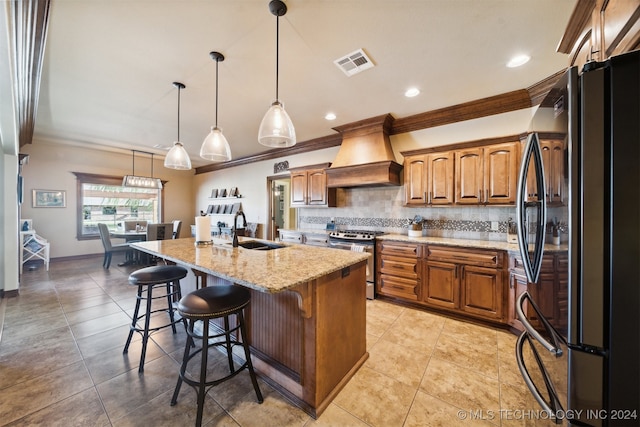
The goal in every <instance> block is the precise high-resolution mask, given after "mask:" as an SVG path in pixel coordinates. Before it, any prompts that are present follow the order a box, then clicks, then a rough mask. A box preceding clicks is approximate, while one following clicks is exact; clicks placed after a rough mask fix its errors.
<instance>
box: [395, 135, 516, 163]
mask: <svg viewBox="0 0 640 427" xmlns="http://www.w3.org/2000/svg"><path fill="white" fill-rule="evenodd" d="M523 137H524V138H526V133H523V134H519V135H506V136H499V137H496V138H485V139H476V140H473V141H465V142H458V143H456V144H447V145H440V146H437V147H428V148H418V149H415V150H408V151H401V152H400V154H402V156H403V157H407V156H417V155H420V154H429V153H440V152H443V151H455V150H466V149H469V148H476V147H484V146H487V145H494V144H504V143H507V142H517V141H522V139H523Z"/></svg>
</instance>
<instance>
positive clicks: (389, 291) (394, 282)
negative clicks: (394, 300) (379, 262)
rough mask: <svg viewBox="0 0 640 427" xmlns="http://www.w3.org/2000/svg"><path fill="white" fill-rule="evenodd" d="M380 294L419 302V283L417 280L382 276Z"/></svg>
mask: <svg viewBox="0 0 640 427" xmlns="http://www.w3.org/2000/svg"><path fill="white" fill-rule="evenodd" d="M378 293H380V294H383V295H388V296H393V297H398V298H404V299H408V300H412V301H417V300H418V282H417V281H416V280H410V279H405V278H402V277H396V276H389V275H386V274H382V275H381V276H380V289H378Z"/></svg>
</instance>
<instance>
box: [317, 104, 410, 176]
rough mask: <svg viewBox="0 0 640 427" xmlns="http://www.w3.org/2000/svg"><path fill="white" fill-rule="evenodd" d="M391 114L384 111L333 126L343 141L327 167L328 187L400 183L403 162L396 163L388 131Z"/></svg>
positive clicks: (390, 123) (391, 119)
mask: <svg viewBox="0 0 640 427" xmlns="http://www.w3.org/2000/svg"><path fill="white" fill-rule="evenodd" d="M392 123H393V116H391V114H385V115H382V116H377V117H372V118H370V119H366V120H361V121H359V122H355V123H349V124H346V125H343V126H338V127H335V128H333V129H334V130H336V131H338V132H340V134H341V135H342V144H341V146H340V150H339V151H338V154H337V155H336V158H335V160H334V161H333V163H332V164H331V167H330V168H327V170H326V173H327V186H328V187H329V188H335V187H339V188H349V187H379V186H390V185H400V172H401V171H402V165H400V164H399V163H396V161H395V155H394V154H393V149H392V148H391V142H390V141H389V131H390V129H391V125H392Z"/></svg>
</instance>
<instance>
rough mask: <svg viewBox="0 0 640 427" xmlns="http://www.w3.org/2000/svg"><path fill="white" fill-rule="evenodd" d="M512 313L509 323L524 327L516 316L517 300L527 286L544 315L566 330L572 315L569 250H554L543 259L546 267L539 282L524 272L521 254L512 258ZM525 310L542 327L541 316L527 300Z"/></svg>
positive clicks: (510, 289) (552, 323)
mask: <svg viewBox="0 0 640 427" xmlns="http://www.w3.org/2000/svg"><path fill="white" fill-rule="evenodd" d="M509 265H510V268H509V313H508V323H509V324H510V325H511V326H513V327H514V328H516V329H519V330H523V327H522V324H521V323H520V321H519V320H518V318H517V316H516V308H515V306H516V300H517V299H518V297H519V296H520V294H522V292H524V291H525V290H526V291H528V292H529V294H530V295H531V297H532V298H533V300H534V301H535V302H536V304H537V306H538V308H539V309H540V311H541V312H542V315H543V316H544V317H545V318H546V319H547V320H548V321H549V323H551V325H552V326H553V327H554V328H556V329H557V330H558V331H560V332H566V329H567V319H568V317H567V316H568V286H569V259H568V256H567V254H566V253H550V254H547V255H545V256H544V257H543V259H542V269H541V270H540V277H539V279H538V282H537V283H530V282H528V281H527V278H526V276H525V273H524V269H523V266H522V260H521V258H520V255H511V257H510V260H509ZM523 311H524V314H525V315H526V316H527V318H528V319H529V322H530V323H531V324H532V326H534V327H536V328H538V327H542V325H541V324H540V319H538V316H537V315H536V314H535V312H534V311H533V310H529V309H528V307H527V304H525V305H524V307H523Z"/></svg>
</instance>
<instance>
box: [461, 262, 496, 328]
mask: <svg viewBox="0 0 640 427" xmlns="http://www.w3.org/2000/svg"><path fill="white" fill-rule="evenodd" d="M461 269H462V277H461V286H460V287H461V288H462V310H463V311H465V312H467V313H471V314H475V315H479V316H482V317H485V318H488V319H492V320H495V319H502V306H503V304H502V296H503V289H502V287H503V282H502V272H501V271H497V270H495V269H491V268H484V267H475V266H470V265H465V266H462V267H461Z"/></svg>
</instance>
